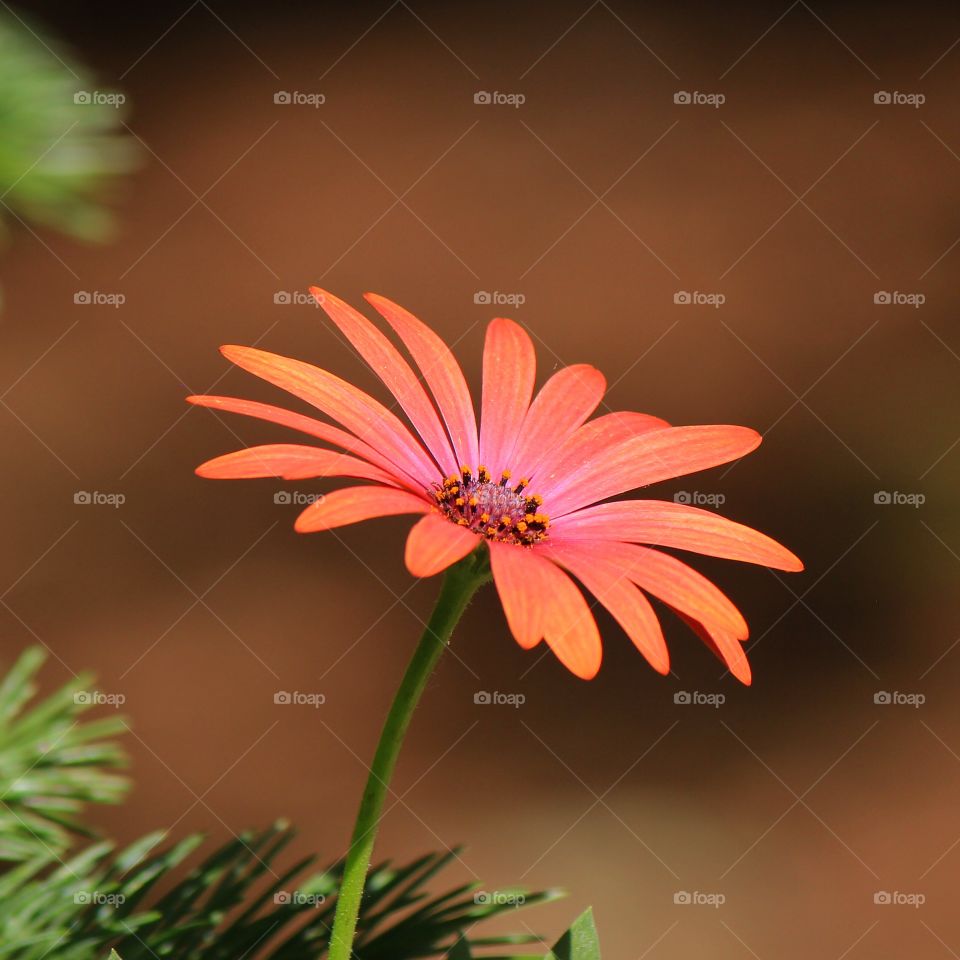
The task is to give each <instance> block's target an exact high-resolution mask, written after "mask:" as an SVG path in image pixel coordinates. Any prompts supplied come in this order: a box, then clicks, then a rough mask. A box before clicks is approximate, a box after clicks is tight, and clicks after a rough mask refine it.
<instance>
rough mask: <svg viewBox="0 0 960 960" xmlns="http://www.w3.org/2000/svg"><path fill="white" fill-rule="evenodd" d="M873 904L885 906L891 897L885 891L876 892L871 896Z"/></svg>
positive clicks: (890, 900)
mask: <svg viewBox="0 0 960 960" xmlns="http://www.w3.org/2000/svg"><path fill="white" fill-rule="evenodd" d="M873 902H874V903H877V904H881V905H886V904H889V903H891V902H892V897H891V896H890V894H889V893H887V891H886V890H878V891H877V892H876V893H875V894H874V895H873Z"/></svg>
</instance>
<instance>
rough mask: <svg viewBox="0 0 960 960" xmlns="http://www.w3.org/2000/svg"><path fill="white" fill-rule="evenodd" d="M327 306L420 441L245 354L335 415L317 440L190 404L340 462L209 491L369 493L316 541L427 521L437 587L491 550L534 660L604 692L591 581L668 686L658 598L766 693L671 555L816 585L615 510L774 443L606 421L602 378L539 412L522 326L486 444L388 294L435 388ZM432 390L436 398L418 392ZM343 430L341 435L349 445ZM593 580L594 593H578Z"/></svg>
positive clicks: (388, 416)
mask: <svg viewBox="0 0 960 960" xmlns="http://www.w3.org/2000/svg"><path fill="white" fill-rule="evenodd" d="M311 293H313V295H314V296H315V297H316V299H317V301H318V302H319V303H320V305H321V306H322V307H323V308H324V310H325V311H326V312H327V314H328V316H329V317H330V319H331V320H332V321H333V322H334V324H336V326H337V327H338V328H339V330H340V332H341V333H342V334H343V335H344V336H345V337H346V338H347V340H349V341H350V343H351V344H352V345H353V346H354V347H355V348H356V350H357V352H358V353H359V354H360V355H361V356H362V357H363V359H364V360H365V361H366V362H367V363H368V364H369V365H370V367H371V368H372V369H373V370H374V371H375V372H376V373H377V375H378V376H379V377H380V379H381V380H382V381H383V383H384V384H385V386H386V387H387V388H388V389H389V391H390V392H391V393H392V394H393V397H394V398H395V400H396V405H397V406H398V407H399V409H400V410H401V411H402V412H403V414H405V416H406V418H407V420H408V421H409V425H408V424H406V423H404V422H403V421H402V420H401V419H400V417H399V416H397V415H396V414H395V413H394V412H392V411H391V410H390V409H388V408H387V407H385V406H383V405H382V404H381V403H379V402H378V401H377V400H375V399H374V398H373V397H371V396H369V395H368V394H367V393H364V392H363V391H361V390H359V389H357V388H356V387H354V386H352V385H351V384H349V383H347V382H346V381H344V380H341V379H340V378H339V377H336V376H334V375H333V374H332V373H328V372H327V371H326V370H321V369H319V368H318V367H314V366H311V365H310V364H307V363H303V362H302V361H300V360H291V359H288V358H286V357H280V356H277V355H275V354H271V353H266V352H264V351H262V350H257V349H254V348H252V347H234V346H227V347H223V348H222V352H223V354H224V355H225V356H226V357H227V358H228V359H229V360H231V361H233V362H234V363H235V364H237V365H238V366H240V367H242V368H243V369H245V370H247V371H249V372H250V373H253V374H256V375H257V376H259V377H261V378H263V379H264V380H267V381H269V382H270V383H273V384H275V385H276V386H278V387H281V388H283V389H284V390H286V391H288V392H289V393H291V394H293V395H294V396H296V397H298V398H300V399H301V400H304V401H306V402H307V403H309V404H310V405H311V406H313V407H315V408H316V409H318V410H319V411H320V412H321V413H323V414H324V415H325V416H326V417H328V418H329V420H331V421H334V423H330V422H327V421H323V420H317V419H314V418H312V417H308V416H304V415H303V414H299V413H293V412H291V411H288V410H284V409H281V408H279V407H274V406H270V405H267V404H263V403H256V402H252V401H248V400H238V399H233V398H230V397H215V396H198V397H190V398H189V400H190V402H191V403H195V404H198V405H200V406H206V407H211V408H214V409H218V410H225V411H230V412H234V413H242V414H246V415H247V416H252V417H257V418H259V419H261V420H268V421H271V422H273V423H277V424H280V425H282V426H286V427H290V428H292V429H294V430H297V431H299V432H300V433H303V434H307V435H309V436H311V437H314V438H315V439H317V440H320V441H322V442H323V443H325V444H327V446H325V447H319V446H315V445H305V444H269V445H264V446H258V447H251V448H248V449H245V450H238V451H236V452H235V453H229V454H226V455H225V456H221V457H217V458H215V459H213V460H210V461H208V462H207V463H204V464H203V465H202V466H200V467H198V468H197V473H198V474H199V475H200V476H202V477H212V478H217V479H236V478H241V477H283V478H285V479H290V480H303V479H308V478H317V477H351V478H356V479H360V480H365V481H369V482H368V483H365V484H361V485H354V486H348V487H344V488H341V489H339V490H335V491H334V492H333V493H330V494H327V495H326V496H325V497H324V498H323V499H322V500H319V501H317V502H315V503H313V504H311V505H310V506H309V507H307V508H306V510H304V511H303V512H302V513H301V514H300V516H299V517H298V518H297V521H296V529H297V530H298V531H300V532H301V533H310V532H314V531H318V530H329V529H331V528H334V527H340V526H344V525H347V524H351V523H358V522H359V521H361V520H369V519H372V518H374V517H385V516H391V515H397V514H421V515H422V516H421V518H420V519H419V520H418V521H417V522H416V523H415V524H414V526H413V528H412V529H411V531H410V534H409V537H408V539H407V547H406V564H407V567H408V569H409V570H410V572H411V573H412V574H413V575H414V576H418V577H428V576H431V575H433V574H436V573H439V572H441V571H442V570H444V569H446V568H447V567H448V566H450V565H451V564H453V563H456V562H457V561H458V560H460V559H462V558H463V557H465V556H466V555H467V554H469V553H471V552H472V551H473V550H475V549H476V548H477V547H478V546H479V545H480V544H481V543H486V546H487V548H488V549H489V553H490V565H491V569H492V572H493V579H494V582H495V584H496V587H497V591H498V593H499V595H500V600H501V602H502V604H503V609H504V612H505V614H506V618H507V622H508V623H509V625H510V629H511V631H512V633H513V635H514V637H515V638H516V640H517V642H518V643H519V644H520V645H521V646H523V647H525V648H531V647H534V646H535V645H536V644H538V643H539V642H540V641H541V640H545V641H546V642H547V644H548V645H549V646H550V648H551V649H552V650H553V652H554V653H555V654H556V655H557V657H558V658H559V659H560V660H561V662H562V663H563V664H564V665H565V666H567V667H568V668H569V669H570V670H571V671H572V672H573V673H575V674H576V675H577V676H578V677H583V678H585V679H589V678H591V677H593V676H594V675H595V674H596V672H597V670H598V669H599V668H600V660H601V654H602V651H601V643H600V635H599V631H598V629H597V624H596V621H595V620H594V617H593V614H592V613H591V609H590V606H589V605H588V603H587V600H586V598H585V597H584V594H583V592H582V590H581V588H580V586H578V584H577V582H576V581H579V583H580V584H581V585H582V586H583V587H585V588H586V589H587V590H588V591H589V592H590V593H592V594H593V596H594V597H596V599H597V600H598V601H599V602H600V603H601V604H602V605H603V606H604V607H606V608H607V610H609V611H610V613H611V614H612V616H613V617H614V618H615V619H616V620H617V621H618V622H619V623H620V625H621V626H622V627H623V629H624V630H625V632H626V633H627V635H628V636H629V637H630V639H631V640H632V641H633V643H634V644H635V645H636V647H637V648H638V649H639V650H640V652H641V653H642V654H643V655H644V656H645V657H646V659H647V660H648V661H649V662H650V664H651V665H652V666H653V667H654V669H656V670H658V671H660V672H661V673H667V672H668V670H669V662H670V661H669V655H668V653H667V647H666V643H665V642H664V638H663V633H662V631H661V628H660V623H659V620H658V618H657V615H656V613H655V612H654V610H653V608H652V606H651V605H650V602H649V600H648V599H647V594H650V595H651V596H654V597H656V598H658V599H659V600H661V601H662V602H663V603H664V604H666V605H667V606H668V607H670V608H672V609H673V610H674V611H676V613H678V614H679V615H680V617H681V618H682V619H683V620H684V621H686V622H687V623H688V624H689V625H690V627H691V628H692V629H693V630H694V631H695V632H696V633H697V634H698V635H699V636H700V637H701V638H702V639H703V640H704V642H705V643H706V644H707V646H709V647H710V648H711V649H712V650H713V651H714V653H716V654H717V655H718V656H719V657H720V659H721V660H722V661H723V662H724V663H726V665H727V666H728V667H729V669H730V671H731V673H733V674H734V675H735V676H736V677H737V678H739V679H740V680H741V681H743V682H744V683H749V682H750V667H749V665H748V663H747V660H746V657H745V656H744V654H743V650H742V648H741V643H742V641H744V640H746V638H747V634H748V631H747V624H746V622H745V621H744V619H743V616H742V615H741V614H740V611H739V610H737V608H736V607H735V606H734V605H733V604H732V603H731V602H730V600H728V599H727V597H726V596H725V595H724V594H723V593H721V591H720V590H719V589H718V588H717V587H716V586H714V585H713V584H712V583H711V582H710V581H709V580H707V579H706V578H704V577H703V576H701V575H700V574H699V573H697V572H696V571H695V570H693V569H692V568H691V567H689V566H687V565H686V564H685V563H684V562H682V561H681V560H679V559H677V558H676V557H674V556H673V555H672V554H668V553H664V552H663V551H661V550H658V549H655V548H656V547H667V548H673V549H679V550H685V551H692V552H695V553H701V554H706V555H709V556H715V557H725V558H727V559H731V560H743V561H747V562H750V563H759V564H763V565H765V566H770V567H776V568H777V569H780V570H791V571H795V570H801V569H802V568H803V565H802V564H801V562H800V560H798V559H797V557H796V556H794V555H793V554H792V553H791V552H790V551H789V550H787V549H786V548H785V547H783V546H781V545H780V544H778V543H777V542H775V541H774V540H771V539H770V538H769V537H767V536H765V535H764V534H762V533H759V532H758V531H756V530H753V529H751V528H749V527H745V526H743V525H741V524H738V523H734V522H733V521H731V520H727V519H725V518H724V517H721V516H718V515H717V514H715V513H712V512H710V511H706V510H701V509H698V508H696V507H692V506H688V505H686V504H680V503H674V502H667V501H661V500H616V501H613V500H611V499H610V498H612V497H616V496H618V495H620V494H623V493H626V492H628V491H630V490H635V489H637V488H639V487H644V486H647V485H648V484H652V483H656V482H658V481H661V480H668V479H672V478H674V477H680V476H683V475H685V474H688V473H693V472H695V471H698V470H704V469H707V468H709V467H715V466H717V465H719V464H722V463H727V462H729V461H731V460H735V459H736V458H738V457H742V456H743V455H744V454H747V453H749V452H750V451H752V450H754V449H755V448H756V447H757V446H758V445H759V443H760V439H761V438H760V435H759V434H758V433H757V432H756V431H754V430H751V429H748V428H747V427H737V426H689V427H673V426H671V425H670V424H668V423H667V422H666V421H665V420H661V419H660V418H659V417H654V416H649V415H647V414H642V413H629V412H618V413H607V414H603V415H601V416H599V417H596V418H594V419H590V417H591V416H592V415H593V413H594V412H595V410H596V409H597V407H598V405H599V404H600V401H601V398H602V396H603V393H604V390H605V388H606V381H605V379H604V377H603V375H602V374H601V373H600V372H599V371H598V370H596V369H594V368H593V367H591V366H588V365H586V364H576V365H574V366H569V367H565V368H563V369H561V370H559V371H557V372H556V373H554V374H553V375H552V376H551V377H550V378H549V379H548V380H547V381H546V383H544V385H543V386H542V387H541V388H540V390H539V391H538V392H537V394H536V396H534V380H535V371H536V358H535V353H534V348H533V343H532V342H531V340H530V337H529V336H528V335H527V334H526V333H525V332H524V330H523V329H522V328H521V327H520V326H519V325H518V324H516V323H514V322H513V321H512V320H506V319H496V320H493V321H492V322H491V323H490V325H489V326H488V328H487V334H486V342H485V346H484V352H483V393H482V398H481V411H480V413H481V415H480V426H479V430H478V428H477V420H476V416H475V413H474V406H473V401H472V399H471V397H470V391H469V389H468V387H467V383H466V380H465V379H464V376H463V372H462V371H461V369H460V366H459V364H458V363H457V361H456V360H455V359H454V356H453V354H452V353H451V352H450V349H449V348H448V347H447V346H446V344H444V343H443V341H442V340H441V339H440V338H439V337H438V336H437V335H436V334H435V333H434V332H433V331H432V330H431V329H430V328H429V327H427V326H426V325H425V324H424V323H422V322H421V321H420V320H418V319H417V318H416V317H414V316H413V315H412V314H410V313H408V312H407V311H406V310H404V309H403V308H402V307H399V306H397V304H395V303H392V302H391V301H389V300H387V299H385V298H384V297H380V296H376V295H374V294H367V297H366V299H367V300H368V301H369V302H370V304H372V305H373V307H374V308H375V309H376V310H377V312H378V313H380V314H381V316H382V317H383V318H384V319H385V320H386V322H387V324H388V325H389V326H390V327H391V328H392V330H393V332H394V333H395V334H396V336H397V337H398V338H399V340H400V341H401V342H402V344H403V346H404V347H405V348H406V350H407V351H408V352H409V354H410V356H411V357H412V359H413V361H414V363H415V364H416V366H417V367H418V368H419V371H420V376H419V377H418V375H417V373H416V372H415V371H414V368H413V367H412V366H411V364H410V363H409V362H408V361H407V360H406V359H405V358H404V356H403V355H402V354H401V353H400V351H399V349H398V348H397V347H396V346H395V345H394V343H393V341H392V340H390V339H389V338H388V337H387V336H386V335H385V333H384V332H383V331H381V330H380V329H379V328H378V327H377V326H375V325H374V324H373V323H372V322H371V321H370V320H368V319H367V318H366V317H365V316H363V314H361V313H359V312H357V311H356V310H354V309H353V308H352V307H350V306H349V305H348V304H346V303H344V302H343V301H342V300H339V299H337V298H336V297H334V296H332V295H331V294H329V293H326V292H325V291H322V290H319V289H317V288H311ZM420 377H422V381H421V379H420ZM336 424H338V425H336ZM574 578H576V579H574Z"/></svg>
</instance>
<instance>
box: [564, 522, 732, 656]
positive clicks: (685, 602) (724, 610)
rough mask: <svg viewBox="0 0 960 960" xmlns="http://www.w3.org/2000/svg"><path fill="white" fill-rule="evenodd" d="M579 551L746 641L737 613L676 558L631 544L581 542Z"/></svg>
mask: <svg viewBox="0 0 960 960" xmlns="http://www.w3.org/2000/svg"><path fill="white" fill-rule="evenodd" d="M577 549H578V551H582V552H583V554H584V555H585V556H587V557H592V558H594V559H596V561H597V562H598V563H604V562H605V563H607V564H612V565H613V566H614V567H616V568H617V569H619V571H620V576H623V577H626V578H628V579H629V580H632V581H633V582H634V583H635V584H636V585H637V586H638V587H640V588H641V589H643V590H646V591H647V593H652V594H653V595H654V596H655V597H659V598H660V599H661V600H663V602H664V603H666V604H669V605H670V606H671V607H674V608H675V609H677V610H680V611H681V612H682V613H685V614H687V615H688V616H691V617H694V618H695V619H696V620H699V621H700V622H701V623H704V624H706V625H708V626H709V627H711V628H713V627H719V628H721V629H724V630H728V631H731V632H732V633H733V634H734V635H735V636H736V637H737V638H738V639H742V640H745V639H746V638H747V636H748V633H749V630H748V628H747V623H746V621H745V620H744V619H743V615H742V614H741V613H740V611H739V610H738V609H737V608H736V607H735V606H734V605H733V604H732V603H731V602H730V600H729V599H728V598H727V597H726V596H725V595H724V594H723V593H722V592H721V590H720V589H719V588H718V587H716V586H715V585H714V584H712V583H711V582H710V581H709V580H708V579H707V578H706V577H704V576H703V575H702V574H700V573H697V571H696V570H694V569H693V568H691V567H688V566H687V565H686V564H685V563H683V562H682V561H681V560H678V559H677V558H676V557H671V556H670V555H669V554H666V553H661V552H660V551H659V550H651V549H649V548H648V547H640V546H637V545H636V544H634V543H607V542H602V541H597V542H594V543H580V544H578V545H577Z"/></svg>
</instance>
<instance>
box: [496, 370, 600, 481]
mask: <svg viewBox="0 0 960 960" xmlns="http://www.w3.org/2000/svg"><path fill="white" fill-rule="evenodd" d="M606 389H607V380H606V377H604V375H603V374H602V373H601V372H600V371H599V370H597V369H596V368H595V367H591V366H590V365H589V364H586V363H578V364H574V365H573V366H571V367H564V368H563V369H562V370H558V371H557V372H556V373H555V374H554V375H553V376H552V377H551V378H550V379H549V380H548V381H547V382H546V383H545V384H544V385H543V386H542V387H541V388H540V390H539V392H538V393H537V395H536V396H535V397H534V398H533V403H532V404H530V409H529V410H528V411H527V415H526V417H525V418H524V421H523V425H522V426H521V428H520V436H519V439H518V440H517V445H516V447H514V450H513V454H512V456H511V460H512V461H513V463H512V464H511V467H512V469H513V470H514V471H515V474H516V476H517V478H518V479H519V478H520V477H529V476H531V475H532V474H533V473H534V471H535V470H536V468H537V466H538V465H539V464H540V462H541V460H543V459H544V457H546V456H547V455H548V454H550V453H552V452H553V451H555V450H557V449H558V448H559V447H560V445H561V444H563V443H564V442H565V441H566V440H568V439H569V438H570V436H571V434H572V433H573V432H574V431H575V430H576V429H577V428H578V427H580V426H582V425H583V423H584V422H585V421H586V419H587V417H589V416H590V414H592V413H593V411H594V410H596V409H597V404H599V403H600V400H601V399H602V398H603V394H604V391H605V390H606Z"/></svg>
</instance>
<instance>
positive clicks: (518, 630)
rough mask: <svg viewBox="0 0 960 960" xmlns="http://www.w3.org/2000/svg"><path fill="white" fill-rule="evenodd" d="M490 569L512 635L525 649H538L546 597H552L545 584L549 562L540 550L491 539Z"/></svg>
mask: <svg viewBox="0 0 960 960" xmlns="http://www.w3.org/2000/svg"><path fill="white" fill-rule="evenodd" d="M487 546H489V547H490V568H491V570H492V571H493V582H494V583H495V584H496V585H497V593H498V594H499V595H500V602H501V603H502V604H503V612H504V614H505V615H506V618H507V623H508V624H509V626H510V632H511V633H512V634H513V636H514V638H515V639H516V641H517V643H519V644H520V646H521V647H523V648H524V649H525V650H529V649H530V648H531V647H535V646H536V645H537V644H538V643H539V642H540V640H541V639H542V638H543V623H544V609H545V605H546V604H545V600H544V598H545V597H547V596H549V594H548V586H547V584H546V583H545V582H544V578H545V576H549V571H548V573H547V574H546V575H545V574H544V572H543V565H544V564H547V565H548V566H549V565H550V563H549V561H548V560H543V559H542V558H541V557H538V556H537V554H536V551H534V550H528V549H526V548H525V547H519V546H516V545H515V544H512V543H497V542H496V541H493V540H491V541H490V542H489V543H488V544H487Z"/></svg>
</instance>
